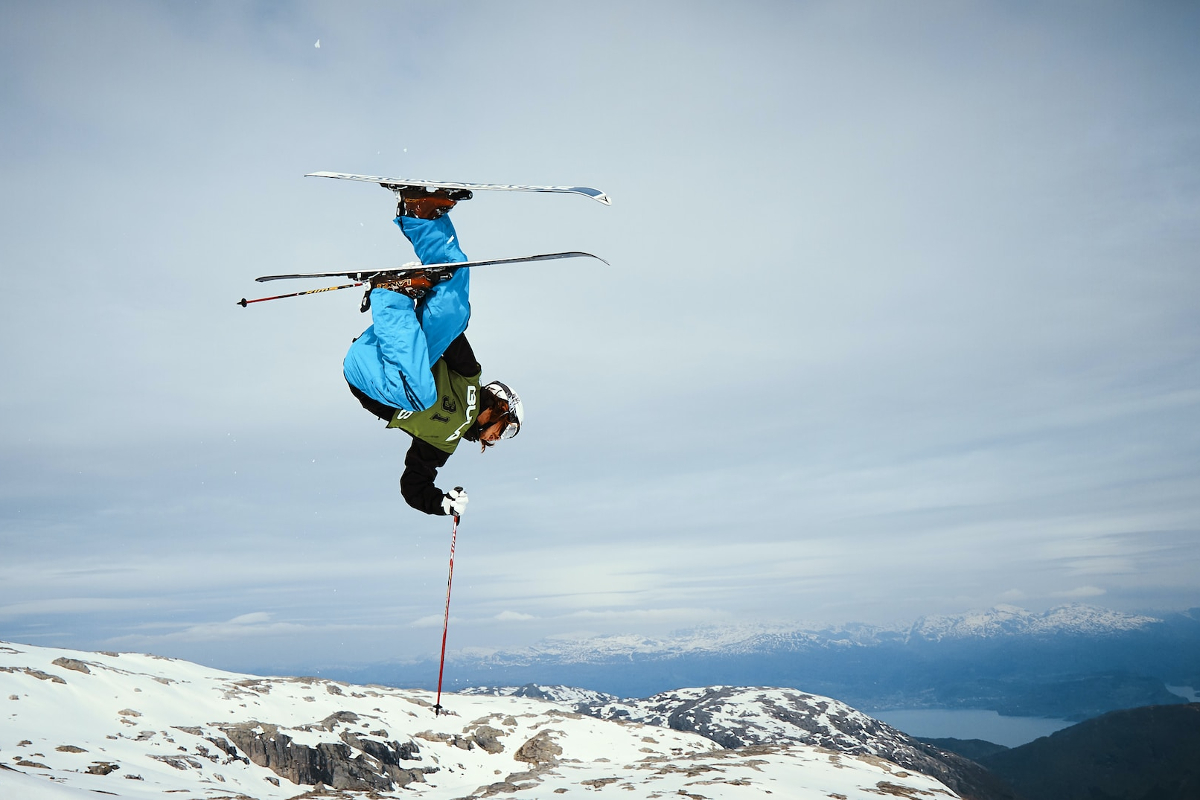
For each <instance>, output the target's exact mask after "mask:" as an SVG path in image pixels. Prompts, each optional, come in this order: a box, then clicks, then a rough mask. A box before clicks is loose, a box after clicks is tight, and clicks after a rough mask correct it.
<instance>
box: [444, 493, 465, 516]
mask: <svg viewBox="0 0 1200 800" xmlns="http://www.w3.org/2000/svg"><path fill="white" fill-rule="evenodd" d="M466 510H467V490H466V489H464V488H462V487H461V486H455V487H454V488H453V489H451V490H450V491H448V492H446V496H445V497H443V498H442V511H443V512H444V513H445V514H446V515H447V516H450V515H453V516H455V517H461V516H462V513H463V512H464V511H466Z"/></svg>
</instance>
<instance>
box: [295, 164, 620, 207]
mask: <svg viewBox="0 0 1200 800" xmlns="http://www.w3.org/2000/svg"><path fill="white" fill-rule="evenodd" d="M304 177H306V178H335V179H337V180H342V181H363V182H365V183H378V184H379V185H380V186H382V187H383V188H385V189H389V190H391V191H393V192H398V191H400V190H401V189H403V188H405V187H409V186H424V187H426V188H431V189H464V190H466V191H469V192H471V191H487V192H556V193H559V194H579V195H583V196H584V197H590V198H592V199H593V200H595V201H596V202H598V203H603V204H604V205H606V206H610V205H612V201H611V200H609V199H608V195H606V194H605V193H604V192H602V191H600V190H599V189H593V188H591V187H590V186H520V185H516V184H508V183H456V182H453V181H423V180H417V179H416V178H387V177H384V176H382V175H354V174H351V173H348V172H310V173H308V174H307V175H305V176H304Z"/></svg>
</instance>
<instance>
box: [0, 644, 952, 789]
mask: <svg viewBox="0 0 1200 800" xmlns="http://www.w3.org/2000/svg"><path fill="white" fill-rule="evenodd" d="M433 701H434V697H433V695H432V693H431V692H427V691H421V690H402V689H390V688H385V687H379V686H353V685H349V684H344V683H338V682H335V681H326V680H318V679H310V678H259V677H256V676H251V675H239V674H235V673H229V672H222V671H220V670H214V669H208V668H206V667H201V666H198V665H196V664H191V663H188V662H184V661H177V660H172V659H163V658H158V657H155V656H148V655H137V654H128V653H125V654H120V655H117V654H114V653H82V652H77V651H70V650H61V649H54V648H42V647H33V646H29V645H22V644H9V643H0V704H2V705H0V764H2V765H3V767H4V768H0V797H2V798H4V800H9V798H13V800H27V799H28V800H69V799H71V798H83V797H90V798H94V797H95V796H96V795H95V794H94V793H95V792H101V793H104V794H106V795H108V796H114V795H115V796H117V797H124V798H131V800H142V799H143V798H156V799H157V798H162V797H163V796H164V795H165V794H168V793H171V794H174V793H178V794H177V795H175V796H179V797H189V798H208V799H209V800H217V799H218V798H239V799H242V798H253V799H254V800H259V799H261V800H268V798H269V799H270V800H274V799H275V798H293V797H298V796H301V795H305V794H306V793H308V792H311V791H312V790H313V786H312V784H311V783H309V782H304V783H296V782H293V781H292V780H289V776H290V777H292V778H298V779H304V778H307V779H308V780H309V781H311V780H313V779H314V777H315V776H321V777H324V779H325V783H326V784H327V788H329V789H339V790H340V791H337V792H331V793H330V794H328V795H326V796H343V797H368V796H374V797H407V796H419V797H427V798H467V797H480V798H482V797H488V796H493V795H497V794H505V795H508V794H515V795H516V796H518V797H531V798H532V797H537V798H542V797H551V796H559V795H565V796H567V797H570V796H578V795H582V794H583V793H585V792H587V793H595V792H607V793H609V794H612V795H614V796H616V797H631V798H642V797H645V798H659V797H662V798H667V797H683V796H687V797H692V798H708V799H710V800H721V799H723V798H731V799H733V798H750V797H766V796H767V795H768V794H770V795H772V796H773V797H786V798H796V800H805V799H806V798H814V800H815V798H822V799H826V798H831V797H833V798H838V797H840V798H847V799H848V798H863V800H866V799H867V798H872V799H873V800H874V799H877V798H879V797H880V796H881V795H883V796H898V797H910V798H917V797H919V798H938V797H943V798H950V797H956V795H955V794H953V793H952V792H950V791H949V790H948V789H947V788H946V787H945V786H943V785H942V784H940V783H938V782H937V781H935V780H933V779H932V778H929V777H926V776H924V775H921V774H917V773H914V772H910V771H906V770H904V769H902V768H901V767H898V766H896V765H895V764H893V763H891V762H889V761H886V760H884V759H881V758H879V757H877V756H873V755H860V756H854V755H848V754H844V753H836V752H832V751H829V750H825V749H821V748H818V747H812V746H808V745H799V744H797V745H787V746H783V745H756V746H751V747H745V748H738V749H732V750H727V749H722V748H720V747H719V746H718V745H717V744H716V743H714V742H712V741H710V740H708V739H706V738H704V737H702V736H700V735H698V734H693V733H684V732H678V731H673V730H669V729H665V728H658V727H651V726H647V725H642V724H636V723H630V722H623V721H619V720H603V719H597V718H594V717H589V716H582V715H578V714H575V713H572V712H571V711H569V710H568V709H566V708H564V707H562V706H561V705H557V704H555V703H552V702H549V701H546V700H541V699H537V698H528V697H515V696H500V697H497V696H465V695H447V696H443V705H444V706H445V708H446V710H447V712H448V713H445V714H443V715H441V716H435V715H434V714H433V710H432V704H433ZM235 742H236V745H235ZM371 791H373V792H374V794H371Z"/></svg>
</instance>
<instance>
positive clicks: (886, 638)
mask: <svg viewBox="0 0 1200 800" xmlns="http://www.w3.org/2000/svg"><path fill="white" fill-rule="evenodd" d="M1160 621H1161V620H1158V619H1155V618H1154V617H1146V616H1139V615H1134V614H1123V613H1121V612H1117V611H1110V610H1108V609H1102V608H1094V607H1092V606H1086V605H1078V604H1076V605H1067V606H1059V607H1057V608H1053V609H1050V610H1049V611H1046V612H1043V613H1040V614H1039V613H1034V612H1030V611H1026V610H1024V609H1021V608H1017V607H1015V606H1005V605H1001V606H996V607H994V608H992V609H989V610H987V611H976V612H968V613H966V614H960V615H956V616H943V617H924V618H922V619H920V620H918V621H917V622H916V623H914V624H913V625H911V626H903V627H901V626H893V627H884V626H874V625H866V624H862V623H850V624H847V625H842V626H837V627H832V628H824V629H820V630H815V629H808V628H802V627H797V626H788V625H741V626H729V627H709V628H694V629H691V630H686V631H680V632H678V633H676V634H675V635H672V636H666V637H662V638H650V637H645V636H595V637H591V638H586V639H550V640H547V641H544V642H540V643H538V644H536V645H533V646H530V647H525V648H520V649H514V650H499V651H493V652H491V653H488V654H481V653H480V652H478V651H471V652H469V653H467V652H463V653H459V654H456V656H455V657H456V658H458V659H459V660H460V661H461V660H467V659H469V660H472V661H478V662H479V663H484V664H489V663H490V664H494V665H500V666H508V665H518V666H523V665H528V664H532V663H536V662H539V661H556V662H559V663H566V664H570V663H602V662H609V661H615V660H621V659H633V658H639V657H641V658H677V657H682V656H694V655H721V656H727V655H741V654H747V653H762V652H791V651H802V650H805V649H808V648H814V647H823V648H842V649H849V648H857V647H874V646H877V645H881V644H885V643H889V642H896V643H904V642H909V641H914V640H924V641H942V640H951V639H970V638H995V637H1000V636H1048V635H1064V634H1065V635H1088V636H1103V635H1108V634H1115V633H1122V632H1125V631H1131V630H1136V629H1138V628H1142V627H1144V626H1146V625H1151V624H1154V623H1157V622H1160Z"/></svg>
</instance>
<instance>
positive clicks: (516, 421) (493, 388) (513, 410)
mask: <svg viewBox="0 0 1200 800" xmlns="http://www.w3.org/2000/svg"><path fill="white" fill-rule="evenodd" d="M483 388H484V390H486V391H489V392H491V393H492V394H494V395H495V396H496V397H498V398H500V399H501V400H503V401H504V402H506V403H508V426H507V427H505V429H504V432H503V433H501V434H500V438H501V439H511V438H513V437H514V436H516V435H517V434H518V433H520V432H521V423H523V422H524V421H525V407H524V406H523V405H521V398H520V397H519V396H518V395H517V393H516V392H514V391H513V390H512V389H510V388H508V386H507V385H506V384H503V383H501V382H500V381H492V382H491V383H489V384H488V385H487V386H484V387H483Z"/></svg>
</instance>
